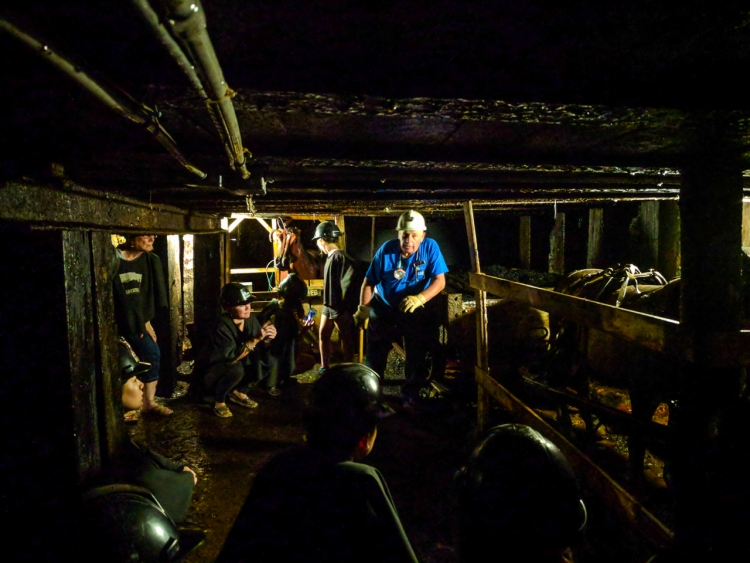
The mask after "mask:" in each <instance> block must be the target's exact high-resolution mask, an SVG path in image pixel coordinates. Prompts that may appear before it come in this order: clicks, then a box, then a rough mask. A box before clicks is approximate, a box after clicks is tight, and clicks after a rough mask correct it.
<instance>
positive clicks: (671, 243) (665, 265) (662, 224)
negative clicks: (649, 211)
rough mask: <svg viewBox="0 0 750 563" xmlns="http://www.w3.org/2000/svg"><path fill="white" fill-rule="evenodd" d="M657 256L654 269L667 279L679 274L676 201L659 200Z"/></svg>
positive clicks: (677, 211) (677, 205) (677, 209)
mask: <svg viewBox="0 0 750 563" xmlns="http://www.w3.org/2000/svg"><path fill="white" fill-rule="evenodd" d="M658 256H659V258H658V261H657V266H656V269H657V270H659V272H661V274H662V275H663V276H664V277H665V278H666V279H667V280H671V279H672V278H675V277H677V276H679V275H680V272H681V256H680V206H679V204H678V203H677V202H676V201H672V200H664V201H660V202H659V255H658Z"/></svg>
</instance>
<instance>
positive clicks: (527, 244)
mask: <svg viewBox="0 0 750 563" xmlns="http://www.w3.org/2000/svg"><path fill="white" fill-rule="evenodd" d="M519 254H520V259H521V268H524V269H526V270H529V269H531V216H530V215H524V216H522V217H521V224H520V227H519Z"/></svg>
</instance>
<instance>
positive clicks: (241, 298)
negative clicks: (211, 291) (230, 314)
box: [219, 282, 256, 307]
mask: <svg viewBox="0 0 750 563" xmlns="http://www.w3.org/2000/svg"><path fill="white" fill-rule="evenodd" d="M255 300H256V297H254V296H253V294H252V293H251V292H250V290H249V289H248V288H247V287H245V286H244V285H242V284H241V283H237V282H231V283H228V284H226V285H225V286H224V287H222V288H221V296H220V297H219V301H221V304H222V305H223V306H224V307H236V306H237V305H247V304H248V303H250V302H251V301H255Z"/></svg>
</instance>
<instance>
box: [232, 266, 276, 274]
mask: <svg viewBox="0 0 750 563" xmlns="http://www.w3.org/2000/svg"><path fill="white" fill-rule="evenodd" d="M275 271H276V268H273V267H269V268H232V269H231V270H229V273H230V274H233V275H234V274H266V273H268V272H275Z"/></svg>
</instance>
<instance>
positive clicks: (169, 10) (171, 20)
mask: <svg viewBox="0 0 750 563" xmlns="http://www.w3.org/2000/svg"><path fill="white" fill-rule="evenodd" d="M134 1H135V2H136V4H137V5H138V7H139V8H141V6H140V4H142V3H144V1H145V0H134ZM159 1H160V3H161V5H162V7H163V8H164V10H165V11H166V22H167V24H168V28H169V30H170V32H171V34H172V36H173V37H175V38H176V39H177V40H178V41H179V43H180V44H181V45H182V47H183V48H184V50H185V52H186V53H187V56H188V57H189V58H190V59H191V60H192V63H193V65H194V69H195V71H196V72H197V74H198V76H199V77H200V82H201V83H202V87H203V88H204V89H205V92H206V93H207V94H208V96H207V99H206V105H207V106H208V109H209V111H210V112H211V113H212V114H213V118H214V122H215V123H216V124H217V128H218V129H219V135H220V136H221V139H222V141H223V143H224V146H225V148H226V150H227V154H228V155H229V162H230V165H231V167H232V168H233V169H234V170H236V171H238V172H239V173H240V174H241V175H242V178H243V179H245V180H246V179H248V178H249V177H250V171H249V170H248V169H247V165H246V161H245V153H246V152H247V151H246V150H245V148H244V147H243V146H242V137H241V135H240V127H239V123H238V121H237V114H236V113H235V111H234V104H232V97H233V96H234V95H235V92H234V91H233V90H232V89H231V88H229V86H228V85H227V83H226V81H225V80H224V74H223V73H222V70H221V66H220V65H219V59H218V58H217V57H216V51H214V47H213V44H212V43H211V39H210V38H209V36H208V32H207V31H206V17H205V14H204V11H203V6H202V5H201V3H200V1H199V0H159ZM141 10H143V8H141ZM147 19H148V20H150V21H152V18H151V17H150V16H149V17H148V18H147ZM159 25H161V24H159ZM157 33H161V32H160V31H159V30H158V29H157ZM163 43H164V42H163ZM168 49H169V50H170V52H172V49H171V48H169V47H168ZM176 58H177V61H178V63H179V64H180V66H182V67H183V69H185V68H186V67H184V66H183V65H182V63H181V57H180V55H177V56H176ZM191 66H192V65H191ZM191 80H192V79H191ZM199 92H200V90H199ZM248 154H249V153H248Z"/></svg>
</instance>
